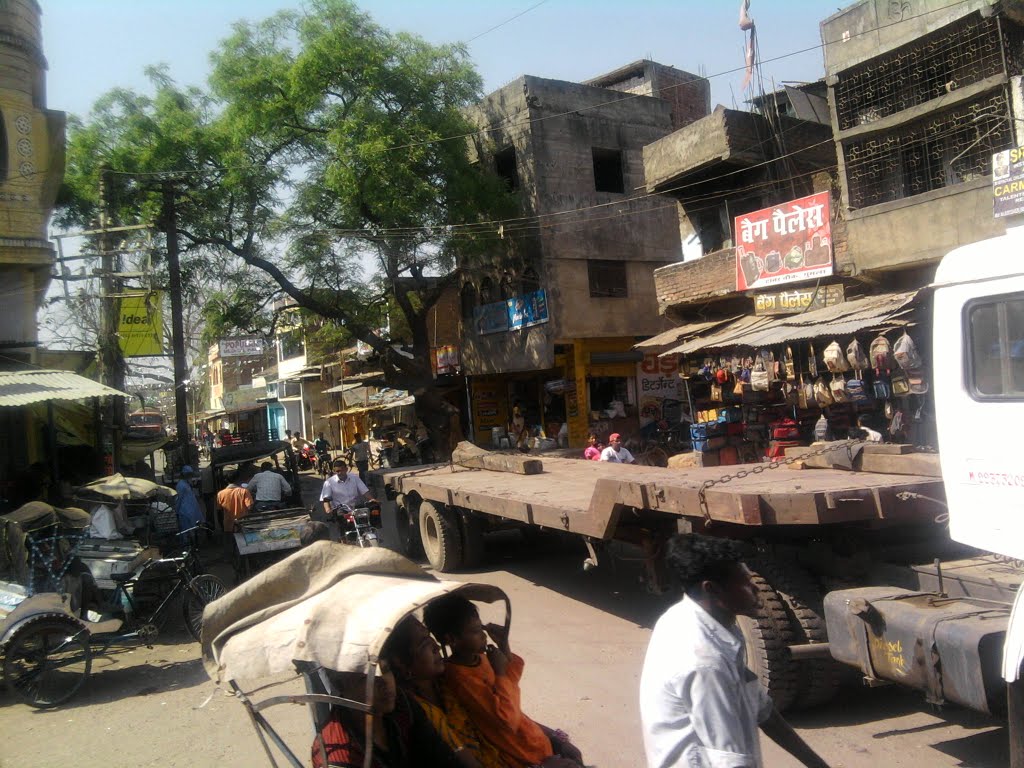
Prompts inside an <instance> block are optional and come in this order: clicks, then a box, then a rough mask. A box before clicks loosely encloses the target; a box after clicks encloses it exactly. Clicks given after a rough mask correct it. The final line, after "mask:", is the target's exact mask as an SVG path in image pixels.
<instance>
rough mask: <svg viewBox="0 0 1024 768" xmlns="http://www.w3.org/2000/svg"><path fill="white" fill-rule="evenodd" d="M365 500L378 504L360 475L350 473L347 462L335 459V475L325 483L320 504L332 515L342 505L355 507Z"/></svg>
mask: <svg viewBox="0 0 1024 768" xmlns="http://www.w3.org/2000/svg"><path fill="white" fill-rule="evenodd" d="M364 500H365V501H369V502H373V503H375V504H376V499H374V498H373V497H372V496H370V489H369V488H367V487H366V484H365V483H364V482H363V481H362V480H360V479H359V477H358V475H350V474H349V473H348V464H346V463H345V460H344V459H335V460H334V474H333V475H331V476H330V477H328V478H327V479H326V480H325V481H324V487H323V490H322V491H320V502H321V503H322V504H323V506H324V512H325V513H327V514H328V515H330V514H332V512H333V510H335V509H336V508H337V507H339V506H341V505H342V504H344V505H346V506H348V507H355V506H356V505H357V504H359V503H360V502H362V501H364Z"/></svg>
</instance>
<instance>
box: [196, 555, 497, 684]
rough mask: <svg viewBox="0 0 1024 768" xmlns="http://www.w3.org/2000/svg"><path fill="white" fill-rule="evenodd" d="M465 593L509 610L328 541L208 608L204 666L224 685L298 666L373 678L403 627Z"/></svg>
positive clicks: (482, 588)
mask: <svg viewBox="0 0 1024 768" xmlns="http://www.w3.org/2000/svg"><path fill="white" fill-rule="evenodd" d="M455 591H458V592H460V593H462V594H464V595H465V596H466V597H467V598H469V599H471V600H481V601H484V602H496V601H499V600H507V598H506V597H505V593H504V592H502V591H501V590H500V589H498V588H497V587H492V586H489V585H486V584H466V583H463V582H455V581H439V580H438V579H436V578H434V577H433V576H431V575H430V574H428V573H425V572H424V571H423V569H422V568H421V567H420V566H419V565H417V564H416V563H413V562H411V561H410V560H407V559H406V558H404V557H402V556H401V555H398V554H396V553H394V552H392V551H390V550H387V549H382V548H379V547H371V548H361V547H353V546H349V545H345V544H337V543H335V542H331V541H318V542H316V543H314V544H311V545H310V546H308V547H306V548H304V549H301V550H299V551H298V552H296V553H295V554H294V555H292V556H291V557H288V558H287V559H285V560H282V561H281V562H279V563H276V564H275V565H272V566H271V567H270V568H268V569H266V570H265V571H262V572H261V573H259V574H257V575H256V576H254V577H253V578H251V579H249V580H248V581H246V582H243V583H242V584H240V585H239V586H237V587H235V588H234V589H233V590H231V591H230V592H228V593H227V594H226V595H224V596H223V597H221V598H220V599H219V600H216V601H214V602H212V603H210V604H209V605H208V606H206V610H205V611H204V612H203V637H202V646H203V662H204V664H205V665H206V671H207V673H208V674H209V675H210V677H212V678H213V679H215V680H217V681H218V682H222V681H225V680H258V679H260V678H264V677H268V676H271V675H276V674H280V673H283V672H294V671H295V667H294V662H295V661H301V662H309V663H313V664H318V665H320V666H323V667H324V668H326V669H331V670H335V671H338V672H356V673H365V672H366V670H367V665H368V664H369V663H372V662H375V661H376V660H377V656H378V654H379V653H380V649H381V646H383V644H384V641H385V640H386V639H387V637H388V635H389V634H390V633H391V631H392V630H393V629H394V627H395V625H397V624H398V623H399V622H400V621H401V620H402V619H403V618H405V617H406V616H407V615H409V614H410V613H412V612H413V611H415V610H417V609H418V608H421V607H422V606H424V605H426V604H427V603H429V602H430V601H431V600H433V599H435V598H437V597H440V596H441V595H444V594H447V593H449V592H455Z"/></svg>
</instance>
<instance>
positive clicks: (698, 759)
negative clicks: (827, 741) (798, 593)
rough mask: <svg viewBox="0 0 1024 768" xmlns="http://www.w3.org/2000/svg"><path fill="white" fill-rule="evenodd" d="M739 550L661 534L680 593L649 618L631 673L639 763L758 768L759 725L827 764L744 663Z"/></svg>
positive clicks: (749, 589)
mask: <svg viewBox="0 0 1024 768" xmlns="http://www.w3.org/2000/svg"><path fill="white" fill-rule="evenodd" d="M741 557H742V550H741V549H740V545H739V544H737V543H736V542H734V541H730V540H728V539H717V538H709V537H705V536H696V535H679V536H676V537H674V538H673V539H672V540H671V541H670V542H669V545H668V554H667V555H666V561H667V563H668V565H669V567H670V568H671V569H672V570H673V571H674V572H675V574H676V575H677V577H678V578H679V580H680V582H681V583H682V584H683V586H684V589H685V596H684V597H683V599H682V600H681V601H680V602H678V603H676V604H675V605H674V606H672V607H671V608H669V609H668V611H666V612H665V614H664V615H663V616H662V617H661V618H660V619H658V623H657V624H656V625H655V627H654V632H653V634H652V635H651V641H650V644H649V645H648V647H647V655H646V657H645V659H644V668H643V673H642V674H641V677H640V719H641V722H642V724H643V736H644V750H645V752H646V754H647V766H648V768H673V767H674V766H679V767H680V768H690V766H701V767H702V768H762V766H763V762H762V759H761V748H760V743H759V739H758V726H759V725H760V728H761V729H762V730H763V731H764V732H765V734H766V735H767V736H768V737H769V738H771V739H772V740H773V741H775V742H776V743H777V744H778V745H779V746H781V747H782V748H783V749H785V750H786V751H787V752H789V753H790V754H792V755H793V756H794V757H795V758H796V759H797V760H799V761H800V762H801V763H803V764H804V765H805V766H807V768H828V764H827V763H826V762H825V761H824V760H823V759H822V758H821V757H819V756H818V754H817V753H815V752H814V750H813V749H811V747H810V746H808V745H807V743H806V742H805V741H804V740H803V739H802V738H800V736H799V735H797V733H796V732H795V731H794V730H793V729H792V728H791V727H790V726H789V724H788V723H787V722H786V721H785V720H783V719H782V716H781V715H780V714H779V713H778V711H777V710H776V709H775V707H774V706H773V705H772V702H771V699H770V698H768V694H767V692H766V691H765V690H764V688H763V687H762V686H761V684H760V681H759V680H758V679H757V677H756V676H755V675H754V674H753V673H752V672H751V671H750V670H749V669H747V663H746V652H745V647H744V643H743V637H742V635H741V633H740V630H739V628H738V627H737V626H736V616H738V615H740V616H755V615H756V613H757V608H758V596H757V589H756V587H755V586H754V584H753V583H752V582H751V578H750V571H749V570H747V567H746V566H745V565H744V564H743V562H742V559H741Z"/></svg>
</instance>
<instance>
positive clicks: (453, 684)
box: [423, 594, 583, 768]
mask: <svg viewBox="0 0 1024 768" xmlns="http://www.w3.org/2000/svg"><path fill="white" fill-rule="evenodd" d="M423 621H424V623H425V624H426V625H427V628H428V629H430V631H431V633H432V634H433V635H434V637H436V638H437V639H438V640H439V641H440V642H441V643H443V644H444V645H447V646H448V647H449V648H450V649H451V656H450V657H449V658H448V663H447V664H446V665H445V682H446V683H447V684H448V687H449V688H450V689H451V691H452V693H453V694H454V695H455V696H456V697H457V698H458V699H459V701H460V702H461V703H462V705H463V706H464V707H465V708H466V711H467V712H468V713H469V717H470V719H471V720H472V721H473V724H474V725H475V726H476V727H477V730H478V731H479V732H480V735H481V736H483V738H485V739H486V740H487V741H488V742H490V743H491V744H493V745H494V746H495V747H496V748H497V749H498V751H499V752H500V753H501V754H502V756H503V757H504V758H505V761H506V762H507V763H508V765H509V766H510V767H511V766H521V767H523V768H525V767H526V766H535V765H543V766H545V768H556V766H559V767H561V766H566V767H567V768H568V767H569V766H576V767H578V766H581V765H582V764H583V758H582V756H581V755H580V751H579V750H578V749H577V748H576V747H575V746H573V745H572V743H571V742H570V741H569V739H568V737H567V736H566V735H565V734H564V733H562V732H560V731H554V730H551V729H549V728H545V727H544V726H542V725H538V724H537V723H535V722H534V721H533V720H531V719H530V718H529V717H527V716H526V715H524V714H523V712H522V710H521V709H520V702H519V700H520V692H519V680H520V678H521V677H522V675H523V666H524V663H523V660H522V659H521V658H520V657H519V656H516V655H515V654H514V653H512V650H511V649H510V648H509V645H508V633H507V632H506V631H505V629H504V628H503V627H499V626H497V625H496V624H488V625H487V626H486V628H485V627H484V626H483V624H482V623H481V622H480V614H479V612H478V611H477V609H476V606H474V605H473V604H472V603H471V602H470V601H469V600H467V599H466V598H464V597H462V596H461V595H455V594H452V595H445V596H444V597H441V598H438V599H437V600H435V601H434V602H432V603H431V604H430V605H428V606H427V607H426V608H425V609H424V611H423ZM488 635H490V637H491V639H493V640H494V642H495V643H496V644H497V647H495V646H494V645H491V646H488V644H487V637H488Z"/></svg>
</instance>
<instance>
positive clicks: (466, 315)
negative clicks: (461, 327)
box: [460, 283, 477, 320]
mask: <svg viewBox="0 0 1024 768" xmlns="http://www.w3.org/2000/svg"><path fill="white" fill-rule="evenodd" d="M460 301H461V304H462V319H463V320H472V319H473V310H474V309H476V305H477V298H476V286H474V285H473V284H472V283H466V284H465V285H464V286H462V295H461V297H460Z"/></svg>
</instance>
